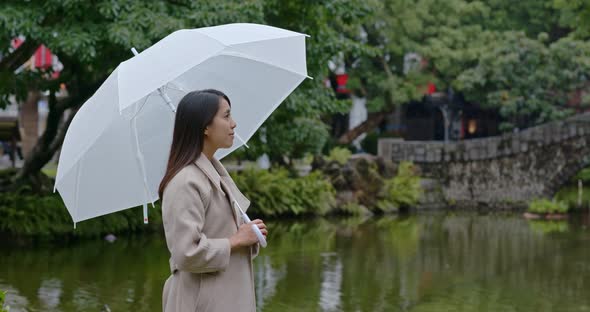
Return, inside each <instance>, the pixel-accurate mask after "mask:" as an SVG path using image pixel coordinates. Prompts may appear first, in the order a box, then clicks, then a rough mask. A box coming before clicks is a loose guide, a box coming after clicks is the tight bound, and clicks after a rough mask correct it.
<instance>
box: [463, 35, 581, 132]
mask: <svg viewBox="0 0 590 312" xmlns="http://www.w3.org/2000/svg"><path fill="white" fill-rule="evenodd" d="M542 40H543V39H542V38H540V39H531V38H527V37H526V36H525V34H523V33H518V32H506V33H503V34H500V35H496V36H495V40H494V46H491V47H489V48H488V49H486V50H485V51H484V52H482V53H481V54H480V55H479V58H478V62H477V65H475V66H474V67H472V68H470V69H467V70H465V71H464V72H463V73H461V74H460V75H459V77H458V78H457V80H456V81H455V84H454V85H455V87H456V88H457V90H460V91H462V92H464V93H465V95H466V97H467V99H468V100H471V101H474V102H477V103H480V104H482V105H483V106H484V107H490V108H497V109H499V111H500V114H501V115H502V116H503V117H504V118H505V120H506V121H505V122H504V123H503V124H502V125H501V130H511V129H512V128H513V127H520V128H524V127H528V126H533V125H537V124H541V123H545V122H548V121H553V120H557V119H562V118H565V117H567V116H568V115H570V114H571V113H572V110H571V109H569V108H568V107H567V105H568V104H569V101H570V96H571V94H572V93H573V92H574V91H576V90H579V89H581V88H583V87H584V86H585V84H586V81H588V79H589V78H590V75H589V74H588V73H589V72H590V61H588V60H589V59H590V43H588V42H583V41H577V40H573V39H570V38H564V39H560V40H558V41H556V42H554V43H551V44H549V45H546V44H545V43H544V42H543V41H542Z"/></svg>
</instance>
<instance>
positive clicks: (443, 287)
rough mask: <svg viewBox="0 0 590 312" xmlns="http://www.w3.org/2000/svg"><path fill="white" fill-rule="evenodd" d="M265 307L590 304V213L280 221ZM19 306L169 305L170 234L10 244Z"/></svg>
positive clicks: (264, 257) (274, 230)
mask: <svg viewBox="0 0 590 312" xmlns="http://www.w3.org/2000/svg"><path fill="white" fill-rule="evenodd" d="M268 225H269V228H270V230H271V235H270V236H269V247H268V248H266V249H264V250H263V252H262V253H261V255H260V256H259V257H258V258H256V259H255V262H254V264H255V276H256V291H257V303H258V310H259V311H590V217H589V216H588V215H573V216H572V217H571V218H570V220H569V221H551V222H541V221H535V222H530V221H527V220H524V219H523V218H522V217H521V216H520V215H516V214H492V215H490V214H487V215H481V214H476V213H428V214H417V215H410V216H405V217H396V216H392V217H380V218H368V219H359V218H355V219H314V220H306V221H281V222H279V221H274V222H268ZM0 252H1V257H0V290H5V291H7V303H8V304H9V305H10V307H11V309H10V311H11V312H12V311H108V310H110V311H113V312H114V311H137V312H142V311H161V291H162V285H163V282H164V280H165V279H166V278H167V276H168V274H169V271H168V251H167V249H166V245H165V241H164V238H163V234H151V235H142V236H134V237H119V238H118V239H117V240H116V241H115V242H114V243H108V242H106V241H102V240H101V241H83V242H76V243H70V244H68V245H66V246H59V247H58V246H54V245H52V246H35V247H7V246H4V247H1V248H0Z"/></svg>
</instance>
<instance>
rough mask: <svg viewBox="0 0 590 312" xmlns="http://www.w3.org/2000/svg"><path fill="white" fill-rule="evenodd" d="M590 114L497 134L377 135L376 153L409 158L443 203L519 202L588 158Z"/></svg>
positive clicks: (555, 184)
mask: <svg viewBox="0 0 590 312" xmlns="http://www.w3.org/2000/svg"><path fill="white" fill-rule="evenodd" d="M589 155H590V114H588V113H587V114H582V115H578V116H575V117H572V118H569V119H566V120H564V121H560V122H553V123H549V124H545V125H542V126H538V127H533V128H529V129H526V130H523V131H520V132H517V133H509V134H504V135H501V136H496V137H489V138H483V139H473V140H465V141H459V142H449V143H446V144H445V143H444V142H440V141H404V140H401V139H381V140H379V156H380V157H383V158H385V159H390V160H392V161H394V162H399V161H403V160H409V161H413V162H414V163H415V164H417V165H419V166H420V167H421V169H422V172H423V174H424V175H425V177H426V178H429V179H435V180H438V181H439V183H440V185H441V188H442V192H443V194H444V198H445V200H446V201H447V202H448V203H451V204H453V203H457V204H462V205H481V204H484V205H494V206H506V207H513V206H520V205H523V204H525V203H526V202H528V201H529V200H531V199H533V198H537V197H549V196H552V195H553V194H554V193H555V192H556V191H557V189H558V188H559V186H561V185H562V184H563V183H565V182H566V181H567V180H568V179H569V178H571V177H572V176H573V175H574V174H576V173H577V172H578V171H579V170H580V169H581V168H583V167H584V166H586V165H588V164H589V163H590V156H589Z"/></svg>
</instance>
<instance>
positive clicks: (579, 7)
mask: <svg viewBox="0 0 590 312" xmlns="http://www.w3.org/2000/svg"><path fill="white" fill-rule="evenodd" d="M553 3H554V6H555V8H557V9H559V10H560V23H561V25H563V26H565V27H570V28H572V29H574V35H575V36H576V37H578V38H582V39H587V38H589V37H590V2H588V1H585V0H554V2H553Z"/></svg>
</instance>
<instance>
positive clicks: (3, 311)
mask: <svg viewBox="0 0 590 312" xmlns="http://www.w3.org/2000/svg"><path fill="white" fill-rule="evenodd" d="M5 298H6V292H5V291H3V290H0V312H8V310H10V308H9V307H7V306H4V300H5Z"/></svg>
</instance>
